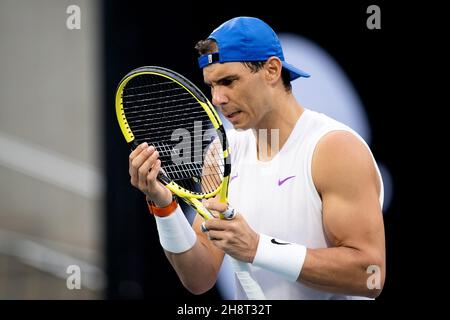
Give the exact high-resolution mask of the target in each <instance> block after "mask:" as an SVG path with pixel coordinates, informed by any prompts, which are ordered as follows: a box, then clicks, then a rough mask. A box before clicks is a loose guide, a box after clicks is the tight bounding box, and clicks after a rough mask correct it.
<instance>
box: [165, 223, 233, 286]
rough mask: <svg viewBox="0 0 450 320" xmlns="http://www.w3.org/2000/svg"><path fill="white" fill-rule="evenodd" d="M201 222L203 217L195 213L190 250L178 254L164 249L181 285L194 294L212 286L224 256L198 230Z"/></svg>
mask: <svg viewBox="0 0 450 320" xmlns="http://www.w3.org/2000/svg"><path fill="white" fill-rule="evenodd" d="M202 222H203V218H201V217H200V216H199V215H196V217H195V220H194V223H193V224H192V227H193V229H194V231H195V232H196V234H197V242H196V243H195V245H194V246H193V247H192V248H191V249H190V250H188V251H186V252H183V253H179V254H176V253H172V252H168V251H165V250H164V252H165V254H166V256H167V259H169V262H170V264H171V265H172V267H173V268H174V269H175V271H176V273H177V275H178V277H179V278H180V280H181V282H182V283H183V285H184V286H185V287H186V288H187V289H188V290H189V291H190V292H192V293H194V294H202V293H204V292H206V291H208V290H209V289H211V288H212V287H213V286H214V284H215V283H216V280H217V275H218V274H219V270H220V266H221V265H222V261H223V257H224V253H223V251H222V250H220V249H218V248H217V247H215V246H213V245H212V244H211V241H209V240H208V239H207V238H206V235H205V234H204V233H203V232H201V231H200V225H201V223H202Z"/></svg>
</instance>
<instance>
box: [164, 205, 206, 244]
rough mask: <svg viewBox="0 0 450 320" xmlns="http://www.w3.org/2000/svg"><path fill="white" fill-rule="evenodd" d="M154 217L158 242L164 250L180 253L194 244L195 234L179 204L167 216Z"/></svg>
mask: <svg viewBox="0 0 450 320" xmlns="http://www.w3.org/2000/svg"><path fill="white" fill-rule="evenodd" d="M155 219H156V226H157V228H158V234H159V242H160V243H161V246H162V247H163V248H164V249H165V250H166V251H169V252H173V253H181V252H185V251H188V250H189V249H191V248H192V247H193V246H194V244H195V241H196V240H197V235H196V234H195V232H194V230H193V229H192V227H191V225H190V224H189V221H188V220H187V219H186V217H185V216H184V213H183V210H181V208H180V206H177V208H176V209H175V211H174V212H173V213H172V214H170V215H169V216H167V217H158V216H155Z"/></svg>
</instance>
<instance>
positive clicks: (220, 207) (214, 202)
mask: <svg viewBox="0 0 450 320" xmlns="http://www.w3.org/2000/svg"><path fill="white" fill-rule="evenodd" d="M203 205H204V206H205V208H206V209H208V210H215V211H219V212H224V211H226V210H227V209H228V204H227V203H224V202H220V201H219V200H218V199H216V198H211V199H207V200H205V201H204V202H203Z"/></svg>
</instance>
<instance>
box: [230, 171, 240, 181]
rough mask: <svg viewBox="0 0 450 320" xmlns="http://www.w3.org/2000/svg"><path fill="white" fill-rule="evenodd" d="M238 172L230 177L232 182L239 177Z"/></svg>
mask: <svg viewBox="0 0 450 320" xmlns="http://www.w3.org/2000/svg"><path fill="white" fill-rule="evenodd" d="M238 174H239V173H236V175H235V176H232V177H231V179H230V182H231V181H233V179H234V178H237V177H238Z"/></svg>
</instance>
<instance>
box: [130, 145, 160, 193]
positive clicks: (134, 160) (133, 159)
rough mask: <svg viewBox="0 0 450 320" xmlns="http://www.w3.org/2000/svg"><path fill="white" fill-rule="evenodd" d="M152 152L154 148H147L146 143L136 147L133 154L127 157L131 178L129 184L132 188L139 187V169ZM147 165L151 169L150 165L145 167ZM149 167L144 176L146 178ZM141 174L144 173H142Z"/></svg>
mask: <svg viewBox="0 0 450 320" xmlns="http://www.w3.org/2000/svg"><path fill="white" fill-rule="evenodd" d="M154 152H155V148H154V147H153V146H150V147H149V146H148V145H147V143H146V142H144V143H143V144H141V145H139V147H137V148H136V149H135V150H134V151H133V152H131V154H130V156H129V173H130V178H131V184H132V185H133V186H134V187H139V169H140V168H141V166H142V165H143V164H144V162H145V161H146V160H147V159H148V158H149V157H150V156H151V155H152V154H153V153H154ZM148 165H150V167H151V165H152V164H147V167H148ZM150 167H148V169H147V171H146V172H145V176H147V173H148V170H149V169H150ZM143 170H144V168H143ZM141 173H144V172H143V171H142V172H141ZM141 182H142V181H141Z"/></svg>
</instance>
